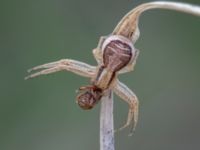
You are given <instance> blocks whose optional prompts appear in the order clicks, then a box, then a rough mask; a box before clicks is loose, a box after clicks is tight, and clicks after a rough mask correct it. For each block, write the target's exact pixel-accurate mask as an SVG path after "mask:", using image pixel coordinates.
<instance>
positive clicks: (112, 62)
mask: <svg viewBox="0 0 200 150" xmlns="http://www.w3.org/2000/svg"><path fill="white" fill-rule="evenodd" d="M154 8H163V9H171V10H177V11H182V12H186V13H191V14H193V15H198V16H200V8H198V7H197V6H191V5H188V4H183V3H175V2H149V3H144V4H141V5H139V6H138V7H136V8H134V9H133V10H131V11H130V12H129V13H128V14H126V15H125V16H124V17H123V18H122V20H121V21H120V22H119V23H118V25H117V26H116V28H115V29H114V31H113V32H112V33H111V34H110V35H108V36H102V37H101V38H100V40H99V44H98V46H97V48H95V49H93V54H94V57H95V59H96V61H97V64H98V65H97V66H91V65H88V64H86V63H83V62H80V61H76V60H72V59H61V60H59V61H55V62H51V63H47V64H43V65H40V66H36V67H33V68H32V69H29V70H28V72H31V71H36V70H40V69H43V70H40V71H39V72H36V73H33V74H31V75H29V76H27V77H26V78H25V79H29V78H34V77H37V76H40V75H46V74H51V73H55V72H58V71H63V70H65V71H70V72H73V73H75V74H78V75H80V76H83V77H87V78H90V85H87V86H83V87H80V88H79V91H80V93H79V94H78V96H77V100H76V102H77V103H78V105H79V106H80V107H81V108H83V109H91V108H93V107H94V106H95V104H97V103H98V102H99V101H100V100H101V97H102V96H104V95H106V94H108V90H113V91H114V93H115V94H116V95H118V96H119V97H120V98H122V99H123V100H124V101H125V102H127V103H128V105H129V112H128V118H127V121H126V123H125V124H124V125H123V126H122V127H121V128H119V130H121V129H124V128H126V127H127V126H129V125H131V124H132V127H131V130H132V131H133V130H134V129H135V126H136V124H137V120H138V109H139V101H138V98H137V96H136V95H135V94H134V92H132V91H131V90H130V89H129V88H128V87H127V86H126V85H125V84H123V83H122V82H120V81H119V79H118V78H117V77H118V75H120V74H122V73H127V72H130V71H133V69H134V66H135V64H136V60H137V58H138V55H139V50H138V49H136V48H135V47H134V43H135V42H136V40H137V39H138V37H139V28H138V22H139V16H140V15H141V13H142V12H144V11H146V10H148V9H154Z"/></svg>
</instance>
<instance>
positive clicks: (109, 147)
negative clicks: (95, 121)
mask: <svg viewBox="0 0 200 150" xmlns="http://www.w3.org/2000/svg"><path fill="white" fill-rule="evenodd" d="M114 149H115V148H114V124H113V92H112V91H109V94H108V95H106V96H104V97H103V98H102V100H101V113H100V150H114Z"/></svg>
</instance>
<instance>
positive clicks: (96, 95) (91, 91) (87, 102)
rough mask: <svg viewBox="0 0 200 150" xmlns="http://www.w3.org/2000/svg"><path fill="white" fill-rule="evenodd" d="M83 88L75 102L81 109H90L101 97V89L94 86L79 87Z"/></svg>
mask: <svg viewBox="0 0 200 150" xmlns="http://www.w3.org/2000/svg"><path fill="white" fill-rule="evenodd" d="M79 90H80V91H82V90H83V92H81V93H80V94H79V95H78V96H77V97H76V102H77V103H78V105H79V106H80V107H81V108H82V109H92V108H93V107H94V106H95V105H96V104H97V103H98V102H99V101H100V99H101V97H102V95H103V93H102V90H101V89H99V88H97V87H95V86H86V87H81V88H80V89H79Z"/></svg>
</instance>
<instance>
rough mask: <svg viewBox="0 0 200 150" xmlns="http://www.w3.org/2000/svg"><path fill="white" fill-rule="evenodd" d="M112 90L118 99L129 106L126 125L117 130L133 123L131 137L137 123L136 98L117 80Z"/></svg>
mask: <svg viewBox="0 0 200 150" xmlns="http://www.w3.org/2000/svg"><path fill="white" fill-rule="evenodd" d="M113 90H114V92H115V93H116V94H117V95H118V96H119V97H121V98H122V99H123V100H124V101H125V102H127V103H128V104H129V112H128V118H127V121H126V124H125V125H123V126H122V127H121V128H119V130H122V129H124V128H126V127H127V126H129V125H130V124H131V123H132V121H133V124H132V127H131V131H130V134H129V135H132V133H133V131H134V129H135V127H136V124H137V121H138V109H139V101H138V98H137V96H136V95H135V94H134V93H133V92H132V91H131V90H130V89H129V88H128V87H127V86H126V85H125V84H123V83H121V82H120V81H119V80H117V81H116V83H115V85H114V86H113Z"/></svg>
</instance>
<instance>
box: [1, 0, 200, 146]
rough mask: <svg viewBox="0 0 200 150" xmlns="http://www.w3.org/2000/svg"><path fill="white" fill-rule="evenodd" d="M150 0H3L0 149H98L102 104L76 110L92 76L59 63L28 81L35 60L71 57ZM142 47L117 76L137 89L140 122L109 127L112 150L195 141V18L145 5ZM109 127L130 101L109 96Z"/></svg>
mask: <svg viewBox="0 0 200 150" xmlns="http://www.w3.org/2000/svg"><path fill="white" fill-rule="evenodd" d="M143 2H148V1H147V0H101V1H100V0H18V1H15V0H1V4H0V16H1V17H0V18H1V23H0V41H1V43H0V68H1V71H0V150H55V149H57V150H98V149H99V108H100V107H99V106H100V105H97V106H96V108H94V109H93V110H91V111H84V110H81V109H80V108H79V107H78V106H77V105H76V103H75V97H76V93H75V90H76V89H78V87H80V86H82V85H85V84H88V79H85V78H82V77H79V76H76V75H74V74H72V73H68V72H60V73H56V74H52V75H49V76H42V77H40V78H37V79H33V80H29V81H24V80H23V78H24V76H26V75H27V73H26V70H27V69H28V68H30V67H33V66H35V65H39V64H43V63H47V62H51V61H55V60H59V59H61V58H72V59H77V60H80V61H83V62H86V63H89V64H92V65H95V64H96V62H95V60H94V58H93V56H92V53H91V50H92V49H93V48H95V47H96V45H97V43H98V40H99V37H100V36H101V35H108V34H109V33H111V32H112V30H113V29H114V27H115V25H116V24H117V23H118V21H119V20H120V19H121V18H122V17H123V16H124V15H125V14H126V13H127V12H128V11H130V10H131V9H132V8H133V7H135V6H136V5H138V4H141V3H143ZM182 2H189V3H193V4H198V5H200V2H199V0H182ZM140 31H141V37H140V39H139V40H138V42H137V43H136V45H135V47H136V48H138V49H140V50H141V52H140V56H139V59H138V61H137V65H136V68H135V71H134V72H131V73H127V74H124V75H121V76H120V79H121V80H122V81H123V82H125V83H126V84H127V85H128V86H129V87H130V88H131V89H133V91H134V92H135V93H136V94H137V96H138V97H139V99H140V115H139V123H138V126H137V129H136V131H135V133H134V135H133V136H132V137H128V136H127V135H128V133H129V129H125V130H123V131H121V132H118V133H116V134H115V138H116V141H115V145H116V150H188V149H191V150H199V149H200V67H199V66H200V18H199V17H195V16H191V15H188V14H183V13H178V12H175V11H167V10H151V11H148V12H146V13H144V14H143V15H142V17H141V19H140ZM114 102H115V106H114V117H115V128H118V127H120V126H121V125H122V124H124V123H125V121H126V117H127V112H128V105H127V104H126V103H125V102H123V101H122V100H121V99H119V98H118V97H115V101H114Z"/></svg>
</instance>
